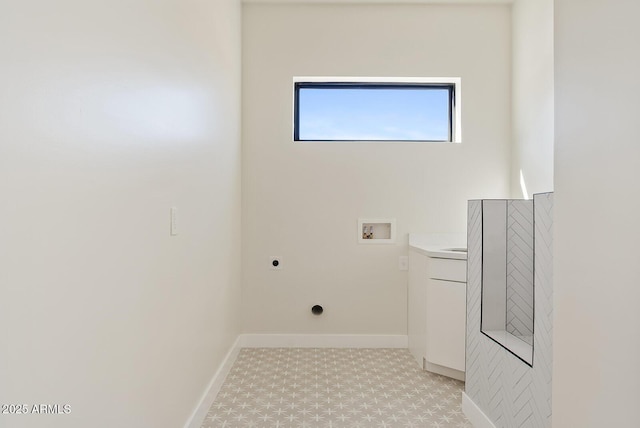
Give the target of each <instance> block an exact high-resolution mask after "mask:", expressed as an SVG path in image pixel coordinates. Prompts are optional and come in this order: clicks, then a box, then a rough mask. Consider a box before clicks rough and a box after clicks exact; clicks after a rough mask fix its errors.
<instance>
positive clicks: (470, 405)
mask: <svg viewBox="0 0 640 428" xmlns="http://www.w3.org/2000/svg"><path fill="white" fill-rule="evenodd" d="M462 412H463V413H464V415H465V416H466V417H467V419H469V422H471V425H473V427H474V428H496V426H495V425H494V424H493V422H491V419H489V417H488V416H487V415H485V414H484V412H483V411H482V410H480V407H478V405H477V404H476V403H474V402H473V400H472V399H471V398H469V396H468V395H467V394H466V393H465V392H463V393H462Z"/></svg>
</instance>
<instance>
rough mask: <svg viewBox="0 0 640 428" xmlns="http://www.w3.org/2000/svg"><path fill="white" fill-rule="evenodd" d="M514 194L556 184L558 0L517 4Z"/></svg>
mask: <svg viewBox="0 0 640 428" xmlns="http://www.w3.org/2000/svg"><path fill="white" fill-rule="evenodd" d="M512 13H513V46H512V52H513V70H512V80H513V137H512V138H513V139H512V149H511V197H513V198H522V197H524V194H523V193H524V192H523V187H522V185H521V175H522V181H523V182H524V183H525V184H524V187H525V188H526V191H527V193H528V196H529V197H532V195H533V194H534V193H542V192H549V191H552V190H553V100H554V98H553V0H517V1H516V2H514V4H513V12H512Z"/></svg>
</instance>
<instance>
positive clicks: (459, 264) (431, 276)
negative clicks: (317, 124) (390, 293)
mask: <svg viewBox="0 0 640 428" xmlns="http://www.w3.org/2000/svg"><path fill="white" fill-rule="evenodd" d="M428 254H429V251H424V250H420V249H416V248H413V247H410V251H409V286H408V336H409V350H410V351H411V353H412V354H413V356H414V357H415V359H416V361H417V362H418V364H420V366H422V367H423V368H424V369H426V370H428V371H431V372H435V373H439V374H442V375H445V376H449V377H453V378H456V379H461V380H463V379H464V370H465V336H466V277H467V261H466V260H464V259H462V258H460V255H457V257H456V258H455V259H447V258H441V257H429V255H428ZM437 255H439V256H442V255H443V254H442V253H441V252H440V253H438V254H437ZM445 256H446V254H445Z"/></svg>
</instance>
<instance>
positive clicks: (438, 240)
mask: <svg viewBox="0 0 640 428" xmlns="http://www.w3.org/2000/svg"><path fill="white" fill-rule="evenodd" d="M409 248H410V249H412V250H416V251H417V252H419V253H422V254H425V255H427V256H429V257H436V258H440V259H456V260H467V252H466V249H467V237H466V235H463V234H426V233H410V234H409ZM454 249H455V250H457V249H464V250H465V251H454Z"/></svg>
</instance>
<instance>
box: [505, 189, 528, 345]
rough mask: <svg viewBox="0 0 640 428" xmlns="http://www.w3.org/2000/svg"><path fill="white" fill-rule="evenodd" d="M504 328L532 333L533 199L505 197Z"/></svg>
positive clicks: (520, 333) (514, 331) (522, 334)
mask: <svg viewBox="0 0 640 428" xmlns="http://www.w3.org/2000/svg"><path fill="white" fill-rule="evenodd" d="M507 331H508V332H509V333H511V334H513V335H514V336H520V337H524V338H525V340H526V338H529V337H530V336H533V201H531V200H520V199H518V200H509V201H507Z"/></svg>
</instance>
